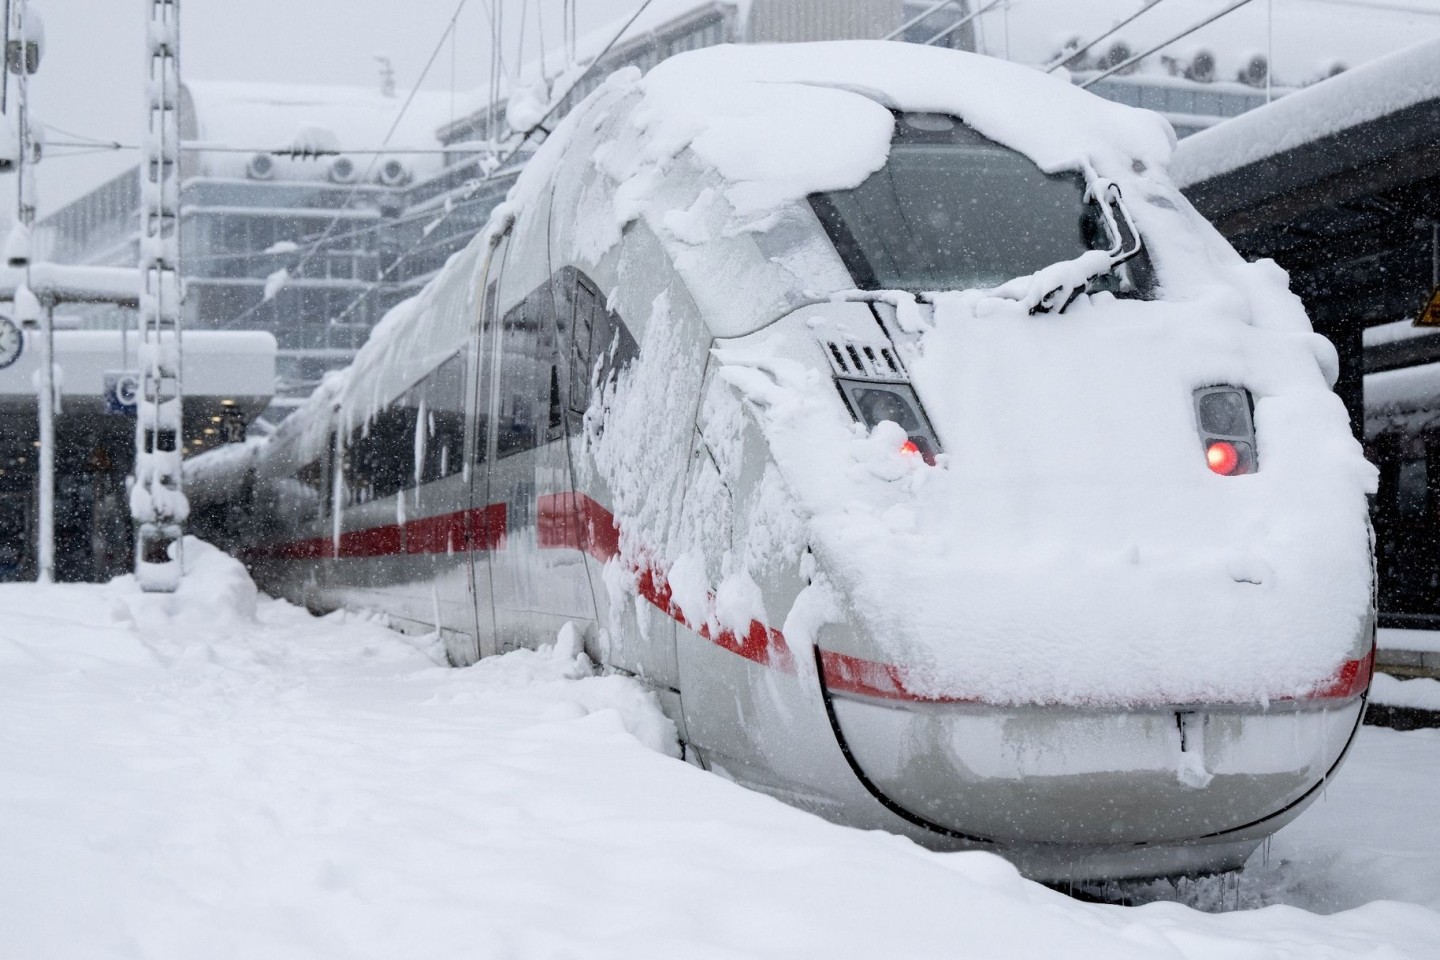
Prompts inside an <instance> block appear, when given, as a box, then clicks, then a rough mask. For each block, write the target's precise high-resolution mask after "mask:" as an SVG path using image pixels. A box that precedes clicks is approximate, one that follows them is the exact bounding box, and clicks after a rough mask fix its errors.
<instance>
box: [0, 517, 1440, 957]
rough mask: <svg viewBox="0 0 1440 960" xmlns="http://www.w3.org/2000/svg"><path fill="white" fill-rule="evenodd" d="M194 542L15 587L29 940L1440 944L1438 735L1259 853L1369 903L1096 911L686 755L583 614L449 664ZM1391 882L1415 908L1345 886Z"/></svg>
mask: <svg viewBox="0 0 1440 960" xmlns="http://www.w3.org/2000/svg"><path fill="white" fill-rule="evenodd" d="M187 555H188V556H189V557H190V558H191V562H192V564H193V566H192V568H191V570H190V573H189V576H188V577H187V579H186V581H185V583H184V585H182V588H181V591H180V592H179V593H177V594H175V595H173V596H171V597H157V596H153V595H151V596H147V595H142V594H141V593H140V592H139V591H138V589H137V588H136V586H135V585H134V583H133V581H131V580H130V579H129V578H122V579H120V580H117V581H115V582H113V583H111V584H106V585H71V584H63V585H46V586H40V585H34V584H5V585H0V665H3V669H0V730H3V731H4V733H3V735H0V769H3V770H4V771H5V776H4V777H3V778H0V811H3V816H4V822H5V824H6V835H7V841H6V845H5V854H4V856H0V898H3V902H4V903H5V905H6V907H5V916H6V928H5V942H6V951H7V953H9V954H13V955H15V956H19V957H27V958H29V957H34V958H45V957H56V958H61V957H76V956H105V955H134V956H143V957H147V958H151V960H169V958H176V960H188V958H191V957H195V956H198V955H213V954H214V953H215V952H216V945H217V944H223V948H221V950H220V952H221V953H223V954H225V955H227V956H247V957H258V956H266V957H297V958H298V957H331V956H333V957H346V958H360V960H364V958H393V957H397V956H424V957H430V958H445V957H457V958H458V957H474V956H513V957H521V958H528V957H537V958H538V957H553V956H583V957H587V958H592V957H593V958H600V960H604V958H611V957H613V958H621V957H623V958H626V960H633V958H649V957H656V958H660V957H665V958H673V957H677V956H687V957H690V956H694V957H700V956H716V957H718V956H746V957H777V958H778V957H785V958H789V957H794V956H796V955H798V954H802V953H803V954H814V955H817V956H825V957H830V958H835V960H844V958H849V957H856V958H859V957H874V956H879V955H885V956H906V957H922V956H950V955H953V954H954V952H955V949H956V944H957V943H958V942H960V941H959V940H957V933H956V931H957V930H963V931H964V934H963V936H962V937H961V939H962V940H963V941H964V947H965V950H966V951H969V952H970V953H974V954H976V955H980V956H1026V957H1029V956H1065V957H1074V958H1086V957H1096V958H1101V957H1103V958H1106V960H1114V958H1121V960H1124V958H1132V957H1133V958H1142V957H1143V958H1151V957H1157V956H1163V957H1175V958H1188V960H1222V958H1224V960H1228V958H1231V957H1236V956H1245V957H1247V958H1255V960H1270V958H1295V960H1302V958H1303V960H1312V958H1350V957H1355V958H1359V957H1382V956H1383V957H1414V958H1421V957H1425V956H1427V955H1429V954H1430V952H1431V951H1432V948H1433V945H1434V944H1435V943H1436V942H1437V941H1440V915H1437V914H1436V913H1434V912H1432V910H1430V909H1426V908H1425V907H1423V906H1418V905H1416V904H1417V903H1418V904H1429V905H1431V906H1437V905H1440V902H1437V901H1440V896H1437V893H1440V875H1437V872H1436V870H1437V868H1436V864H1437V863H1440V835H1437V830H1436V829H1435V827H1434V820H1433V818H1429V819H1428V820H1427V819H1425V818H1424V817H1423V816H1422V815H1421V814H1422V813H1423V811H1425V810H1426V809H1427V808H1426V807H1425V806H1424V804H1425V803H1427V802H1428V800H1427V799H1426V798H1427V795H1428V780H1427V779H1426V778H1427V777H1428V776H1429V771H1430V770H1433V768H1434V766H1435V765H1436V764H1437V763H1440V736H1435V735H1434V734H1435V733H1436V732H1435V731H1418V732H1417V733H1415V734H1396V733H1394V732H1393V731H1372V730H1366V731H1365V732H1364V733H1363V734H1362V736H1361V742H1360V744H1359V745H1358V746H1357V748H1356V750H1355V754H1356V756H1355V757H1354V758H1353V759H1352V760H1351V761H1350V762H1351V763H1352V764H1355V765H1360V767H1361V769H1360V770H1358V771H1354V772H1357V773H1362V772H1363V774H1364V775H1362V776H1351V777H1348V778H1342V780H1341V781H1340V782H1339V783H1337V784H1336V785H1335V786H1332V787H1331V797H1330V801H1329V803H1328V804H1319V805H1317V807H1316V811H1315V812H1312V813H1311V814H1309V815H1308V816H1307V817H1303V818H1301V819H1300V821H1298V823H1297V824H1296V825H1294V826H1292V827H1290V828H1287V831H1282V833H1281V834H1280V835H1279V836H1278V837H1277V838H1276V844H1275V850H1276V852H1277V854H1278V853H1280V852H1281V851H1284V852H1285V858H1284V862H1283V863H1274V864H1273V865H1271V864H1259V863H1257V864H1256V865H1255V866H1254V867H1253V868H1252V869H1253V870H1254V872H1255V875H1256V876H1257V877H1266V878H1268V883H1269V886H1268V887H1266V888H1265V890H1264V891H1263V896H1261V897H1259V898H1258V899H1259V900H1260V902H1269V903H1274V902H1284V903H1302V904H1304V905H1307V906H1317V907H1321V908H1323V909H1344V912H1342V913H1339V914H1336V915H1333V916H1316V915H1314V914H1312V913H1307V912H1305V911H1304V910H1300V909H1295V908H1294V907H1283V906H1270V907H1267V908H1265V909H1259V910H1249V911H1244V912H1240V913H1234V914H1229V915H1216V916H1212V915H1206V914H1201V913H1197V912H1196V911H1194V910H1191V909H1188V908H1186V907H1183V906H1179V905H1177V904H1153V905H1150V906H1147V907H1143V908H1139V909H1124V908H1118V907H1105V906H1096V905H1092V904H1086V903H1080V902H1077V901H1074V900H1070V899H1068V898H1066V897H1065V896H1063V895H1061V894H1059V893H1056V892H1054V891H1051V890H1048V889H1046V888H1044V887H1041V886H1038V885H1036V884H1033V883H1030V882H1028V881H1025V880H1023V879H1021V878H1020V877H1019V876H1018V874H1017V873H1016V871H1015V870H1014V868H1012V867H1010V866H1009V865H1008V864H1006V863H1005V862H1004V861H1002V860H1000V859H999V858H998V857H994V856H991V855H988V854H978V853H973V854H936V853H930V852H927V851H924V850H922V849H920V848H918V847H916V846H915V845H914V844H912V843H910V842H908V841H906V840H903V839H900V838H897V837H894V836H889V835H886V834H882V833H871V832H861V831H856V830H851V829H846V828H843V827H838V826H835V825H832V824H829V823H826V822H824V821H821V820H819V819H817V818H815V817H813V816H811V815H809V814H806V813H803V812H801V811H799V810H796V809H793V808H791V807H787V806H785V805H783V804H780V803H779V802H777V801H775V800H772V799H770V798H767V797H764V796H761V795H759V794H756V793H752V792H750V791H747V790H744V789H741V788H739V787H736V786H734V785H732V784H730V783H728V782H726V781H724V780H723V779H722V778H720V777H715V776H711V775H708V774H705V773H703V772H701V771H699V770H696V769H694V768H693V767H690V766H689V765H687V764H684V763H680V762H678V761H677V760H675V759H673V758H672V757H671V756H667V755H666V754H667V753H669V752H670V751H671V749H672V747H673V737H674V731H673V729H672V728H670V726H669V724H668V722H666V721H665V720H664V718H663V716H662V715H661V714H660V713H659V711H658V710H657V709H656V707H655V705H654V703H653V701H652V700H651V699H650V698H649V697H648V696H647V695H646V694H644V693H643V692H642V690H641V688H640V687H639V686H638V685H637V684H635V683H634V682H632V681H630V680H628V679H624V678H621V677H613V676H610V677H605V676H600V677H597V676H594V675H593V670H592V667H591V666H590V664H589V663H588V661H586V660H585V659H584V657H583V656H582V655H581V654H580V653H579V641H578V636H577V635H576V633H575V631H574V630H573V628H566V629H565V630H562V631H561V634H560V636H559V637H558V638H557V642H556V644H555V645H554V646H553V647H549V648H546V649H542V650H540V651H538V652H530V651H520V652H516V653H511V654H506V655H505V656H502V657H497V658H493V659H488V660H485V661H482V662H481V663H480V664H478V665H476V666H475V667H472V668H468V669H464V670H455V669H448V668H444V667H441V666H438V665H437V664H436V662H435V660H434V659H433V658H434V656H436V655H437V654H438V649H437V648H436V646H435V643H434V640H433V638H428V639H427V638H419V639H413V638H406V637H402V636H400V635H398V634H395V633H392V632H391V631H389V630H387V629H385V628H384V627H383V626H382V625H381V624H380V623H379V622H378V621H376V620H373V619H367V618H365V617H360V616H356V615H354V614H343V613H342V614H334V615H331V616H328V617H324V618H320V619H316V618H313V617H311V616H309V615H308V614H306V613H304V612H303V611H302V610H299V609H298V608H295V607H292V606H290V605H288V604H285V603H283V602H281V601H276V600H270V599H267V598H259V599H258V600H256V599H255V597H254V594H253V588H250V589H248V590H247V589H244V580H243V572H241V570H240V568H239V565H238V564H236V563H235V562H234V561H232V560H229V559H228V558H226V557H223V556H221V555H220V554H218V553H216V552H214V551H212V550H208V549H206V548H205V547H204V545H203V544H198V543H195V542H193V541H192V542H189V543H188V544H187ZM252 603H253V607H252V606H251V604H252ZM216 614H219V615H218V616H217V615H216ZM1297 828H1304V829H1309V830H1311V832H1310V833H1308V834H1304V835H1303V836H1302V835H1301V834H1299V833H1295V834H1290V833H1289V831H1293V830H1296V829H1297ZM1291 836H1293V837H1294V839H1293V840H1292V839H1290V837H1291ZM1272 859H1273V858H1272ZM1267 871H1268V872H1267ZM1249 876H1250V874H1247V879H1248V877H1249ZM797 890H802V891H804V892H805V896H804V897H803V898H802V899H803V903H802V902H800V901H797V900H796V898H795V891H797ZM1377 895H1383V896H1393V897H1397V898H1403V899H1408V900H1410V901H1411V902H1410V903H1399V902H1383V903H1369V904H1367V905H1364V906H1358V908H1357V909H1349V908H1350V907H1352V906H1357V905H1358V904H1360V903H1363V902H1364V901H1365V900H1367V899H1370V898H1372V897H1374V896H1377ZM857 917H880V918H883V922H875V923H863V922H862V923H857V922H855V918H857ZM937 917H944V918H945V922H943V923H937V922H936V918H937Z"/></svg>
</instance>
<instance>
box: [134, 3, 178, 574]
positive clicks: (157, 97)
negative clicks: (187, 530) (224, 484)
mask: <svg viewBox="0 0 1440 960" xmlns="http://www.w3.org/2000/svg"><path fill="white" fill-rule="evenodd" d="M146 44H147V50H148V53H149V73H148V76H147V77H146V87H145V91H146V130H145V142H144V154H145V157H144V161H143V165H142V166H141V169H140V192H141V204H140V209H141V214H140V215H141V217H142V221H141V225H140V275H141V280H140V311H139V324H140V351H139V367H140V396H139V398H138V403H137V407H136V424H135V483H134V486H133V487H132V488H131V491H130V514H131V517H132V519H133V520H134V522H135V575H136V579H137V580H138V581H139V582H140V585H141V587H142V588H143V589H145V590H147V591H152V592H168V591H173V590H174V589H176V587H178V586H179V584H180V575H181V570H182V561H181V556H180V549H181V535H182V533H183V531H184V524H185V521H186V519H187V518H188V516H189V513H190V506H189V503H188V502H187V501H186V499H185V494H184V491H183V489H182V485H181V456H182V451H183V448H184V443H183V440H182V437H181V428H182V420H181V404H182V396H181V386H180V373H181V369H180V364H181V350H180V298H181V293H182V291H181V285H180V274H179V267H180V3H179V0H150V21H149V25H148V30H147V33H146ZM172 545H173V549H172Z"/></svg>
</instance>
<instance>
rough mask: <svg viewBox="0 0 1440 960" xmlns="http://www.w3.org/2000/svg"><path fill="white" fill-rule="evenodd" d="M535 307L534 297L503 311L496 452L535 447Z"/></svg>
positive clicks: (539, 360)
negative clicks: (505, 312) (508, 310)
mask: <svg viewBox="0 0 1440 960" xmlns="http://www.w3.org/2000/svg"><path fill="white" fill-rule="evenodd" d="M537 313H538V311H537V310H536V309H535V306H534V303H533V298H532V300H527V301H525V302H522V303H520V304H519V305H517V306H516V307H515V308H514V309H512V310H511V311H510V312H509V313H507V314H505V320H504V324H503V325H502V327H501V330H500V404H499V410H498V411H497V413H496V417H497V420H496V424H495V430H496V432H495V455H496V457H498V458H502V459H503V458H504V457H508V456H512V455H514V454H517V453H521V452H523V451H525V450H531V449H534V447H535V444H536V440H537V437H538V434H539V431H538V426H539V418H538V416H537V409H536V408H537V404H538V400H539V394H540V382H541V380H540V372H541V366H542V364H543V358H542V357H540V356H538V354H539V352H540V337H539V325H538V324H537V323H536V320H537V316H536V315H537Z"/></svg>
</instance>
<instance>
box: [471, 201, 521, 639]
mask: <svg viewBox="0 0 1440 960" xmlns="http://www.w3.org/2000/svg"><path fill="white" fill-rule="evenodd" d="M509 249H510V229H509V228H507V229H506V230H505V232H504V233H503V234H501V236H500V238H499V240H497V241H496V243H495V245H494V247H493V248H492V249H491V251H490V256H489V259H488V260H487V261H486V265H485V271H484V279H483V280H482V285H481V290H482V291H483V293H482V295H481V301H480V316H479V320H478V325H477V330H476V336H475V338H474V341H473V344H474V345H473V347H472V348H471V349H472V353H473V359H474V362H473V363H471V364H470V382H469V384H468V386H467V390H468V392H469V396H470V398H471V399H470V409H471V410H473V411H474V416H473V417H471V418H470V430H469V442H468V443H467V450H468V455H469V458H470V509H469V510H468V511H467V513H466V539H467V541H468V543H469V545H470V593H471V596H472V597H473V598H474V602H475V629H476V637H475V645H476V649H475V651H474V652H475V655H476V656H480V657H488V656H490V655H492V654H494V653H497V652H498V651H499V646H498V644H497V643H496V638H495V594H494V590H493V588H492V582H491V573H490V564H491V558H492V554H493V553H494V552H495V550H497V549H498V548H500V547H501V546H502V545H503V543H504V540H505V513H504V507H503V506H500V505H497V504H494V503H492V502H491V499H490V462H491V459H492V457H493V454H494V447H495V437H494V430H493V429H492V427H491V416H492V410H493V409H494V401H495V387H496V385H495V377H494V372H495V330H496V328H497V327H498V326H499V318H498V316H497V313H498V311H499V308H500V277H501V274H502V272H503V270H504V264H505V256H506V254H507V253H508V251H509Z"/></svg>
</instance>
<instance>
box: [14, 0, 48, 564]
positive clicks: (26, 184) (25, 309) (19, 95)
mask: <svg viewBox="0 0 1440 960" xmlns="http://www.w3.org/2000/svg"><path fill="white" fill-rule="evenodd" d="M9 14H10V16H9V19H8V21H7V24H6V27H7V33H6V48H5V54H6V61H7V62H6V66H5V69H6V72H7V73H8V72H10V71H11V70H13V71H14V72H15V114H16V120H17V125H18V133H19V140H20V156H19V157H18V158H17V162H16V165H15V207H16V209H15V219H16V220H17V221H18V229H19V230H21V231H23V235H24V248H23V255H24V257H25V282H24V284H23V286H22V287H21V289H19V290H16V291H15V312H16V314H17V315H18V316H19V318H20V320H21V322H22V324H25V325H28V326H32V327H33V326H34V325H35V324H36V322H37V321H38V323H39V327H40V369H39V371H37V372H38V373H39V374H40V376H39V377H38V382H37V383H36V384H35V392H36V393H37V395H38V396H37V398H36V399H37V403H36V415H37V419H38V420H39V427H40V429H39V433H40V456H39V469H38V471H37V472H38V474H39V475H38V477H37V478H36V479H37V482H38V487H39V489H38V491H37V493H38V496H37V499H38V501H39V503H38V504H37V507H38V512H39V529H38V531H37V536H36V538H35V554H36V556H35V561H36V563H35V565H36V567H37V571H36V574H37V575H36V579H37V580H39V582H41V583H50V582H51V581H53V580H54V579H55V329H54V317H53V316H52V314H51V311H50V310H49V309H48V308H47V309H39V304H38V302H37V301H36V299H35V294H34V293H33V292H32V290H31V289H30V241H29V237H30V226H31V225H32V224H33V223H34V222H35V197H34V190H35V187H34V178H33V177H32V176H31V175H30V163H31V151H32V150H33V149H34V147H33V145H32V143H31V141H30V102H29V94H30V63H29V55H28V53H29V51H28V50H27V44H26V41H27V39H28V32H27V31H26V29H25V0H11V3H10V10H9ZM10 40H15V41H17V43H18V45H19V56H18V57H16V58H15V62H13V63H12V62H9V53H10V48H9V41H10ZM36 314H38V316H36Z"/></svg>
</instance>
